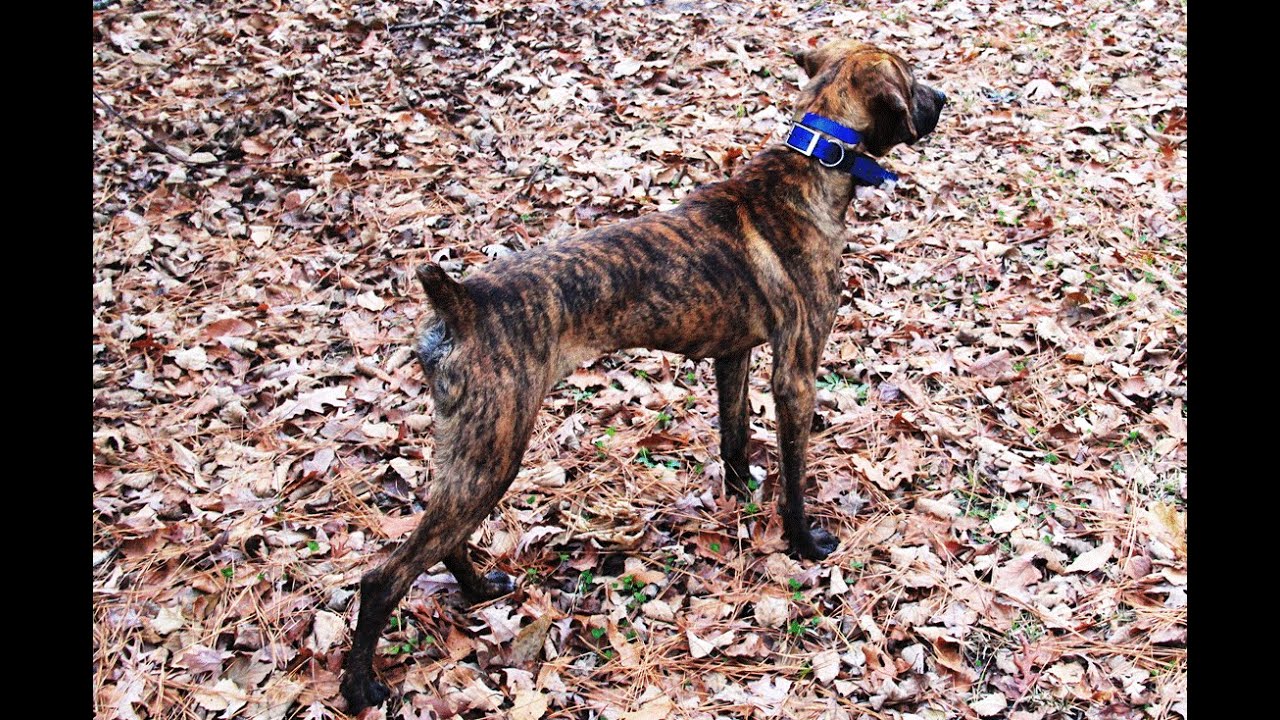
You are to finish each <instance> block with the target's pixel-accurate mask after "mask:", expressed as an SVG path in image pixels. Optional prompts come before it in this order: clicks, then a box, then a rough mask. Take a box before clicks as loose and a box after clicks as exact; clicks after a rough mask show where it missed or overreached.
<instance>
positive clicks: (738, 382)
mask: <svg viewBox="0 0 1280 720" xmlns="http://www.w3.org/2000/svg"><path fill="white" fill-rule="evenodd" d="M715 366H716V393H717V394H718V395H719V401H720V458H721V459H722V460H724V480H725V487H726V489H727V490H728V491H729V492H732V493H734V494H736V495H738V496H739V497H746V496H747V494H748V489H747V482H748V481H749V480H750V479H751V466H750V464H749V461H748V460H747V435H748V414H747V410H748V405H747V375H748V372H749V371H750V369H751V350H750V349H748V350H745V351H743V352H741V353H737V354H735V355H726V356H724V357H718V358H716V362H715Z"/></svg>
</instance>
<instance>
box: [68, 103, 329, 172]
mask: <svg viewBox="0 0 1280 720" xmlns="http://www.w3.org/2000/svg"><path fill="white" fill-rule="evenodd" d="M91 92H92V93H93V97H94V99H96V100H97V101H98V102H100V103H102V106H103V107H105V108H106V109H107V112H109V113H111V115H112V116H113V117H115V118H116V119H118V120H119V121H120V122H122V123H124V126H125V127H127V128H129V129H130V130H133V131H134V132H136V133H138V134H139V135H141V136H142V138H143V139H144V140H146V141H147V143H148V144H149V145H151V146H152V147H154V148H155V149H157V150H159V151H160V152H162V153H164V154H165V155H168V156H169V157H170V158H172V159H174V160H176V161H177V162H180V163H182V164H183V165H190V166H192V167H209V166H211V165H228V166H230V165H284V164H286V163H291V162H298V161H299V160H310V159H312V158H315V157H318V156H319V155H320V153H318V152H314V153H311V154H310V155H304V156H303V157H298V158H288V159H286V160H222V159H219V158H217V157H215V158H213V159H212V160H210V161H208V162H200V161H198V160H192V159H191V158H190V157H184V156H183V155H185V153H184V154H181V155H180V154H178V153H176V152H174V151H173V149H172V148H169V147H167V146H165V145H162V144H160V141H159V140H156V139H155V138H154V137H151V135H150V134H148V133H147V131H146V130H143V129H142V128H141V127H139V126H138V124H137V123H135V122H134V121H132V120H130V119H129V118H127V117H125V116H124V115H123V114H122V113H121V112H120V111H119V110H116V109H115V108H114V107H112V105H111V103H109V102H107V101H106V100H105V99H103V97H102V96H101V95H99V94H98V91H97V90H91Z"/></svg>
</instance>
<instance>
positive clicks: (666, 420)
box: [658, 410, 672, 430]
mask: <svg viewBox="0 0 1280 720" xmlns="http://www.w3.org/2000/svg"><path fill="white" fill-rule="evenodd" d="M671 420H672V418H671V414H670V413H668V412H667V411H666V410H663V411H662V412H660V413H658V427H661V428H663V429H664V430H665V429H666V428H667V426H669V425H670V424H671Z"/></svg>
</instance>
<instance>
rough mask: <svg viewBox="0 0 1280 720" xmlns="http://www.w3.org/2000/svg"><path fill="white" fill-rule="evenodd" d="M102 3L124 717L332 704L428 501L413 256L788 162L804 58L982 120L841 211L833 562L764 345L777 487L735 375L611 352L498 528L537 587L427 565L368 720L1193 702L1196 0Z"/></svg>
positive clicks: (758, 409)
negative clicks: (910, 87) (788, 531)
mask: <svg viewBox="0 0 1280 720" xmlns="http://www.w3.org/2000/svg"><path fill="white" fill-rule="evenodd" d="M93 20H94V28H95V30H94V38H93V55H94V62H93V82H94V89H95V92H96V93H97V94H98V96H99V98H98V99H95V100H94V112H95V120H94V127H93V148H94V176H93V204H94V216H93V222H94V227H93V253H94V286H93V298H94V300H93V334H94V347H93V386H94V390H93V401H94V450H93V452H94V478H93V482H94V512H93V536H94V546H93V597H94V621H95V625H94V627H95V632H94V658H95V662H94V669H93V672H94V688H95V696H96V702H97V716H98V717H100V718H105V719H107V720H114V719H115V718H123V719H133V718H215V717H217V718H225V717H242V718H255V719H261V720H273V719H280V718H308V719H310V718H329V717H341V716H343V715H344V711H343V708H344V707H345V705H344V703H343V701H342V699H341V698H340V697H339V695H338V694H337V689H338V679H339V667H340V664H341V661H342V658H343V655H344V653H345V651H346V648H347V647H348V643H349V641H350V630H351V627H352V625H353V622H354V615H353V610H354V609H355V607H356V606H357V604H358V600H357V599H356V598H355V596H354V591H355V590H356V588H357V583H358V579H359V577H360V575H361V573H363V572H365V571H367V570H369V569H370V568H372V567H374V565H375V564H376V563H377V562H378V561H379V559H380V558H381V557H382V556H383V552H384V551H385V550H386V549H388V548H390V547H392V546H394V545H395V543H396V542H397V541H398V540H399V539H400V538H402V537H403V536H404V535H405V534H406V533H407V532H408V531H409V529H410V528H411V527H412V525H413V522H414V520H415V518H416V513H418V512H419V511H420V510H421V503H420V500H419V496H420V494H421V492H422V491H423V488H424V486H425V484H426V483H429V482H430V480H429V479H428V467H429V465H430V458H431V455H432V451H433V443H432V438H431V426H432V419H431V418H432V414H431V405H430V401H429V398H428V395H429V393H426V392H424V388H423V386H422V382H423V379H422V375H421V371H420V369H419V368H418V367H417V364H416V363H414V362H410V355H409V343H410V341H411V338H412V336H413V334H414V332H415V330H416V327H417V324H418V323H419V321H420V320H421V318H422V313H423V310H424V308H425V303H424V300H423V296H422V291H421V288H420V287H419V286H418V284H417V282H416V280H414V278H413V275H412V269H413V268H414V267H415V265H417V264H418V263H421V262H424V261H427V260H435V261H439V262H441V263H442V264H444V265H445V267H446V268H447V269H449V270H450V271H463V272H465V271H469V270H472V269H475V268H479V267H482V266H483V265H484V264H485V262H487V261H488V260H489V259H490V258H492V257H495V256H498V255H502V254H504V253H509V252H512V251H517V250H520V249H523V248H527V247H530V246H533V245H538V244H541V243H546V242H550V241H553V240H555V239H558V238H563V237H567V236H570V235H572V234H574V233H576V232H579V231H581V230H583V229H586V228H591V227H595V226H598V225H602V224H605V223H610V222H615V221H617V220H618V219H620V218H628V217H633V216H635V215H638V214H640V213H646V212H653V211H655V210H660V209H664V208H668V207H671V206H672V205H674V204H675V203H677V202H678V201H679V200H680V199H681V198H682V197H683V196H684V195H685V194H687V193H688V192H689V191H690V190H691V189H693V188H694V187H696V186H698V185H700V184H704V183H709V182H715V181H717V180H720V179H723V178H725V177H727V176H728V175H729V174H731V173H732V172H733V171H734V169H735V168H737V167H739V166H740V165H741V164H742V162H743V161H744V160H745V159H746V158H749V157H750V156H751V155H752V154H753V153H755V152H757V151H758V150H759V149H760V148H761V147H763V146H765V145H766V144H769V143H776V142H780V141H781V138H782V137H783V135H782V131H783V128H784V127H785V123H786V121H787V120H788V119H789V117H790V114H791V105H790V103H791V102H793V100H794V99H795V97H796V95H797V88H798V87H799V86H800V85H802V84H803V82H804V81H805V77H804V74H803V71H801V70H800V69H799V68H798V67H797V66H796V65H795V64H794V63H793V61H792V60H791V59H790V58H789V56H788V54H787V51H788V50H789V49H793V48H796V47H801V46H808V45H809V44H811V43H813V42H816V41H819V40H827V39H834V38H855V39H861V40H866V41H869V42H872V43H875V44H878V45H881V46H883V47H885V48H888V49H892V50H894V51H896V52H898V53H899V54H901V55H902V56H904V57H905V58H907V59H908V60H909V61H910V62H911V63H912V64H913V65H914V66H915V67H916V68H917V73H918V76H919V77H920V78H921V79H922V80H924V81H926V82H929V83H930V84H933V85H936V86H937V87H939V88H940V89H942V90H944V91H945V92H946V93H947V96H948V98H949V100H948V104H947V106H946V108H945V110H944V112H943V116H942V120H941V122H940V124H939V126H938V128H937V130H936V132H935V133H934V135H932V136H931V137H929V138H928V139H927V140H926V141H924V142H921V143H919V144H918V145H916V146H915V147H912V148H907V147H900V148H898V149H895V150H894V151H893V152H892V153H890V155H889V156H888V157H887V159H886V161H885V165H886V166H887V167H888V168H890V169H892V170H894V171H896V172H897V173H899V174H900V175H901V176H902V181H901V182H900V183H899V184H898V185H897V187H896V188H893V189H891V190H888V191H886V190H881V189H876V190H865V191H863V192H862V193H861V195H860V197H859V199H858V200H857V201H856V202H855V203H854V205H853V207H852V208H851V209H850V212H849V222H850V227H851V231H852V238H853V239H852V241H851V242H850V244H849V245H848V247H847V248H846V253H845V266H844V272H845V274H846V276H847V292H846V297H845V299H844V303H843V307H842V309H841V311H840V315H839V317H838V319H837V320H836V324H835V330H834V333H833V335H832V337H831V339H830V341H829V343H828V345H827V347H826V352H825V354H824V356H823V358H822V369H821V373H820V377H819V378H818V384H819V407H818V410H817V414H818V416H819V417H818V418H816V419H815V428H816V429H815V432H814V435H813V440H812V443H811V446H810V451H809V475H810V483H811V495H810V496H811V504H810V508H811V509H812V511H813V513H814V515H815V516H816V518H817V519H818V521H819V522H820V524H821V525H823V526H824V527H826V528H828V529H829V530H831V531H832V532H833V533H835V534H836V535H838V536H839V538H840V547H839V549H838V550H837V551H836V552H835V553H834V554H832V555H831V557H829V558H828V559H827V560H825V561H823V562H808V561H804V562H798V561H796V560H794V559H792V558H790V557H789V556H788V555H787V554H786V553H785V547H784V543H783V541H782V539H781V534H780V527H779V523H778V520H777V518H776V514H775V506H776V502H775V498H774V496H773V495H772V493H771V492H770V491H771V490H772V489H773V488H774V487H775V479H776V476H777V448H776V437H775V432H774V431H775V418H774V410H773V404H772V400H771V396H770V393H769V390H768V388H769V374H770V354H769V351H768V349H767V348H761V349H759V350H757V351H756V353H755V355H754V362H753V369H752V374H751V381H750V398H751V405H752V417H751V435H752V442H753V447H754V450H753V464H754V465H756V466H757V470H758V472H759V473H760V475H759V480H760V482H759V483H753V484H757V485H759V487H758V488H756V491H755V493H756V494H755V496H754V497H753V498H752V501H751V502H749V503H744V502H739V501H737V500H734V499H729V498H726V497H724V493H723V492H722V488H721V484H722V475H723V468H722V466H721V465H720V462H719V459H718V435H717V429H716V401H715V390H714V382H713V373H712V368H711V364H710V363H709V362H698V363H695V362H692V361H689V360H686V359H685V358H683V357H679V356H675V355H667V354H663V353H658V352H648V351H628V352H620V353H616V354H614V355H612V356H610V357H606V358H603V359H600V360H598V361H596V362H594V363H592V364H589V365H587V366H585V367H583V368H581V369H579V370H578V371H577V372H575V373H574V374H573V375H572V376H570V377H569V378H568V379H567V380H566V381H565V382H564V383H562V385H561V386H559V387H558V388H557V389H556V391H555V392H554V393H553V394H552V395H551V397H550V398H549V399H548V400H547V402H546V403H545V404H544V410H543V412H542V414H541V416H540V418H539V421H538V426H537V430H536V433H535V435H534V439H533V443H532V445H531V447H530V450H529V453H528V455H527V458H526V463H525V469H524V471H522V473H521V475H520V476H519V477H518V478H517V479H516V481H515V485H514V486H513V488H512V490H511V492H509V493H508V495H507V497H506V498H505V500H504V501H503V502H502V503H501V504H500V505H499V507H498V509H497V510H495V511H494V513H492V515H491V516H490V517H489V518H488V519H487V520H486V521H485V522H484V524H483V526H482V528H481V529H480V530H479V531H478V532H477V534H476V535H475V536H474V537H473V539H472V540H473V545H474V547H475V548H476V550H475V555H476V557H477V559H478V560H479V562H480V564H481V566H482V567H483V568H484V569H489V568H492V567H497V568H501V569H503V570H505V571H507V572H508V573H510V574H512V575H515V576H517V577H518V579H519V589H518V590H517V591H516V592H515V593H514V594H513V595H511V596H508V597H506V598H504V599H501V600H498V601H496V602H492V603H489V604H487V605H482V606H479V607H476V608H468V607H467V606H466V605H465V604H463V603H462V601H461V599H460V597H459V594H458V591H457V586H456V585H455V583H454V582H453V580H452V577H451V576H450V575H449V574H448V573H447V572H446V571H445V570H444V568H443V567H441V566H437V567H435V568H423V570H424V571H425V574H424V575H423V576H422V577H421V578H420V579H419V580H418V582H417V583H416V585H415V586H414V588H413V590H412V591H411V592H410V595H409V596H408V598H407V599H406V600H405V601H404V602H403V603H401V605H400V609H399V612H398V613H397V614H396V617H395V618H394V620H393V622H392V624H391V627H389V628H388V629H387V630H386V632H385V633H384V636H383V639H382V641H381V642H380V645H379V649H378V653H377V658H376V660H377V662H376V665H377V667H378V668H379V673H380V675H381V677H382V678H383V679H384V680H385V681H387V682H388V683H389V684H390V685H391V686H392V689H393V693H392V699H391V700H389V701H388V703H387V704H386V706H384V707H383V708H381V709H374V710H371V711H369V712H368V713H367V718H381V717H383V713H385V716H386V717H389V718H412V719H418V718H421V719H424V720H425V719H426V718H436V717H440V718H444V717H453V716H455V715H456V716H459V717H464V718H480V717H510V718H516V719H517V720H536V719H537V718H610V719H621V718H629V719H631V720H641V719H644V718H664V717H679V718H714V717H724V718H738V717H756V718H769V717H779V718H880V719H884V718H895V719H902V720H924V719H928V720H940V719H943V718H977V717H1000V718H1010V719H1012V720H1053V719H1068V718H1116V719H1130V718H1132V719H1137V718H1170V717H1185V716H1186V679H1187V662H1186V645H1185V643H1186V631H1187V628H1186V602H1187V591H1186V583H1187V563H1186V535H1185V526H1186V513H1187V472H1186V450H1187V448H1186V439H1187V434H1186V433H1187V420H1186V416H1187V398H1186V392H1187V377H1186V330H1187V318H1186V248H1187V232H1186V220H1187V208H1186V179H1187V170H1186V167H1187V161H1186V157H1187V145H1186V142H1185V141H1186V137H1187V136H1186V133H1187V119H1186V60H1187V58H1186V5H1185V3H1184V2H1177V1H1175V2H1166V1H1159V2H1157V1H1155V0H1141V1H1138V2H1103V1H1102V0H1086V1H1084V2H1071V3H1066V2H963V1H960V0H957V1H954V2H948V1H946V0H940V1H938V2H922V1H920V0H908V1H906V2H896V3H892V4H888V3H886V4H883V5H882V4H878V3H859V2H853V3H847V4H846V3H835V2H822V1H818V2H801V3H790V2H743V3H725V2H642V1H640V0H632V1H628V2H610V1H601V2H568V3H558V2H557V3H540V2H531V3H499V2H493V1H481V2H474V3H449V2H443V1H439V0H438V1H436V2H421V3H412V2H401V3H393V2H381V1H375V2H337V1H334V0H315V1H305V0H304V1H298V2H287V1H283V2H225V3H190V2H174V1H172V0H145V1H134V0H125V1H124V2H118V3H116V4H113V5H109V6H108V7H106V8H105V9H103V10H99V11H96V12H95V13H94V16H93ZM415 23H417V24H416V25H415ZM422 23H430V24H427V25H423V24H422ZM108 104H109V106H110V108H112V110H108ZM117 113H118V114H117ZM131 125H132V126H131ZM139 131H142V132H145V133H146V134H147V135H150V136H151V137H152V138H153V139H154V140H155V141H156V142H158V143H160V144H161V145H163V146H164V147H165V148H166V152H161V151H160V150H158V149H157V148H156V147H155V146H153V145H152V144H151V143H150V142H149V141H148V140H146V139H144V137H143V135H142V132H139ZM753 472H754V471H753Z"/></svg>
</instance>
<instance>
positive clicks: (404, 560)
mask: <svg viewBox="0 0 1280 720" xmlns="http://www.w3.org/2000/svg"><path fill="white" fill-rule="evenodd" d="M499 404H505V405H510V404H511V403H495V404H493V405H488V407H491V408H492V407H494V406H495V405H499ZM481 407H485V406H484V405H481ZM503 410H504V411H506V412H508V413H509V414H505V415H504V414H498V413H494V416H495V417H498V418H502V417H506V418H514V416H515V415H516V413H515V412H514V408H511V407H507V408H503ZM534 410H535V411H536V405H535V406H534ZM485 414H486V415H489V414H490V413H485ZM486 420H487V422H486ZM532 427H533V423H532V413H523V414H522V417H520V418H515V420H514V421H510V420H509V421H507V422H495V421H493V419H492V418H474V417H469V418H467V421H466V422H465V423H463V422H459V419H458V418H457V417H453V418H446V419H445V420H444V422H443V423H442V427H441V432H439V434H438V442H437V448H438V450H437V455H436V462H435V468H436V470H437V472H435V473H434V476H435V477H434V479H433V480H434V481H433V482H432V483H431V485H430V487H429V490H428V495H427V497H426V499H425V505H426V511H425V512H424V513H423V515H422V519H421V520H419V522H418V526H417V527H416V528H414V530H413V533H412V534H411V535H410V536H409V538H408V539H407V540H405V541H404V543H403V544H401V545H400V547H398V548H396V549H395V551H394V552H393V553H391V556H390V557H389V558H387V560H386V561H385V562H384V563H382V565H380V566H379V567H378V568H376V569H374V570H371V571H369V572H368V573H366V574H365V576H364V577H363V578H361V579H360V615H359V619H358V620H357V622H356V630H355V635H354V637H353V639H352V643H351V650H350V651H349V652H348V653H347V657H346V660H345V661H344V662H343V670H344V674H343V678H342V695H343V697H345V698H346V700H347V711H348V712H349V713H351V714H353V715H354V714H355V713H358V712H360V711H361V710H362V709H364V708H366V707H369V706H371V705H377V704H379V703H381V702H382V701H383V700H385V699H386V698H387V695H388V690H387V687H386V686H385V685H383V684H381V683H379V682H377V681H376V680H374V678H373V651H374V648H375V646H376V645H377V642H378V638H379V637H380V636H381V635H382V630H383V628H385V627H386V625H387V621H388V619H389V618H390V617H391V613H392V612H393V611H394V610H395V608H396V605H397V604H399V602H400V600H401V598H403V597H404V595H405V593H406V592H408V590H409V587H410V586H411V585H412V584H413V581H414V579H416V578H417V577H418V575H419V574H421V573H422V572H423V571H425V570H427V569H428V568H430V567H431V566H432V565H434V564H436V563H437V562H439V561H441V560H444V561H445V564H446V566H447V567H448V568H449V570H450V572H452V573H454V576H455V577H456V578H457V579H458V582H459V584H460V585H461V586H462V590H463V593H464V594H465V595H466V596H467V598H468V599H470V600H476V599H488V598H492V597H495V596H496V595H500V594H502V593H504V592H508V591H509V590H510V587H511V586H510V580H509V579H506V581H505V582H503V580H502V579H499V578H497V577H496V576H495V575H494V574H493V573H490V575H488V576H486V577H484V578H481V577H479V576H478V575H477V573H476V571H475V569H474V568H473V567H472V565H471V563H470V561H469V560H468V559H467V555H466V553H467V538H468V537H470V535H471V533H472V532H473V531H474V530H475V528H476V526H478V525H479V524H480V522H481V521H482V520H483V519H484V518H485V516H487V515H488V514H489V512H490V511H491V510H492V509H493V507H494V506H495V505H496V504H497V503H498V500H499V499H501V497H502V495H503V493H505V492H506V489H507V487H508V486H509V485H510V484H511V481H512V480H513V479H515V476H516V472H517V471H518V470H519V469H520V459H521V457H522V456H523V455H524V450H525V447H526V446H527V445H528V442H529V435H530V432H531V431H532ZM464 436H465V437H464Z"/></svg>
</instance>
